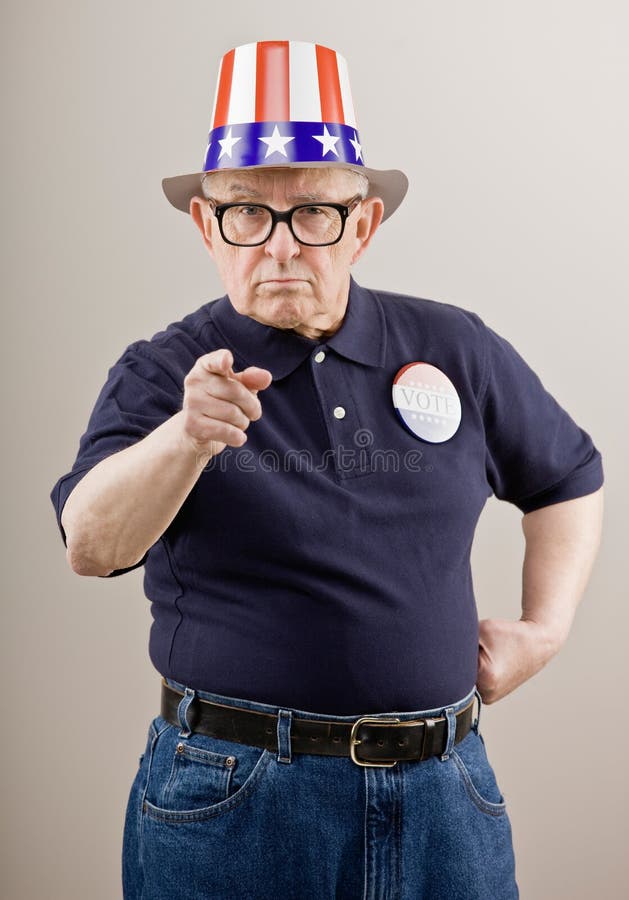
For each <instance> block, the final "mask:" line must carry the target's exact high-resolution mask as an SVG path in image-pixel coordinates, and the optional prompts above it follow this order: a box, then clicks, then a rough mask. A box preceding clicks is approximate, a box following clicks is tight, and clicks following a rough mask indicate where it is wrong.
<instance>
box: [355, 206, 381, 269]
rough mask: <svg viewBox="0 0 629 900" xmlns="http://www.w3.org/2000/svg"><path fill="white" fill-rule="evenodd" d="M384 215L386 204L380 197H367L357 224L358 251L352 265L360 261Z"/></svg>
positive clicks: (356, 250)
mask: <svg viewBox="0 0 629 900" xmlns="http://www.w3.org/2000/svg"><path fill="white" fill-rule="evenodd" d="M383 214H384V203H383V202H382V200H381V199H380V197H367V199H366V200H363V201H362V202H361V205H360V215H359V217H358V222H357V223H356V249H355V251H354V255H353V256H352V263H351V264H352V265H354V263H355V262H356V261H357V260H359V259H360V257H361V256H362V255H363V253H364V252H365V250H366V249H367V247H368V246H369V242H370V241H371V239H372V237H373V236H374V234H375V233H376V231H377V230H378V226H379V225H380V222H381V221H382V216H383Z"/></svg>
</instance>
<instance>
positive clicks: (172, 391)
mask: <svg viewBox="0 0 629 900" xmlns="http://www.w3.org/2000/svg"><path fill="white" fill-rule="evenodd" d="M147 345H148V341H138V342H136V343H134V344H131V345H130V346H129V347H128V348H127V349H126V350H125V352H124V353H123V354H122V356H121V357H120V359H118V361H117V362H116V363H115V364H114V365H113V366H112V367H111V368H110V369H109V372H108V374H107V379H106V381H105V384H104V385H103V387H102V388H101V391H100V393H99V395H98V397H97V400H96V403H95V405H94V408H93V410H92V413H91V415H90V417H89V420H88V423H87V428H86V430H85V432H84V433H83V435H82V436H81V438H80V441H79V449H78V452H77V455H76V459H75V461H74V464H73V466H72V468H71V470H70V471H69V472H67V473H66V474H65V475H62V476H61V477H60V478H59V479H58V481H57V482H56V484H55V486H54V487H53V489H52V491H51V494H50V499H51V500H52V504H53V506H54V508H55V514H56V517H57V524H58V526H59V531H60V533H61V537H62V540H63V543H64V545H66V546H67V542H66V535H65V532H64V529H63V526H62V524H61V514H62V512H63V507H64V505H65V502H66V500H67V499H68V497H69V496H70V493H71V492H72V490H73V489H74V488H75V487H76V485H77V484H78V483H79V481H80V480H81V478H83V476H84V475H86V474H87V473H88V472H89V471H90V469H92V468H93V467H94V466H95V465H96V464H97V463H99V462H101V461H102V460H103V459H106V458H107V457H108V456H111V454H113V453H117V452H118V451H120V450H124V449H126V448H127V447H130V446H131V445H132V444H134V443H136V442H137V441H139V440H141V439H142V438H144V437H146V436H147V435H148V434H150V433H151V432H152V431H154V430H155V428H157V427H158V426H159V425H161V424H162V423H163V422H165V421H167V419H169V418H170V417H171V416H173V415H174V414H175V413H177V412H179V410H180V409H181V404H182V401H183V382H181V384H180V383H179V381H178V378H177V375H176V373H174V372H172V371H169V369H168V368H167V367H166V366H165V365H164V364H163V363H162V362H160V361H159V359H157V358H156V357H155V356H154V354H153V353H152V352H151V351H149V350H148V349H147ZM148 552H149V551H147V553H145V554H144V556H143V558H142V559H141V560H140V561H139V562H137V563H136V564H135V565H133V566H130V567H128V568H125V569H115V570H114V571H113V572H110V573H109V575H107V576H101V577H107V578H111V577H113V576H116V575H122V574H124V573H125V572H130V571H131V570H132V569H136V568H138V567H139V566H142V565H144V563H145V561H146V557H147V555H148Z"/></svg>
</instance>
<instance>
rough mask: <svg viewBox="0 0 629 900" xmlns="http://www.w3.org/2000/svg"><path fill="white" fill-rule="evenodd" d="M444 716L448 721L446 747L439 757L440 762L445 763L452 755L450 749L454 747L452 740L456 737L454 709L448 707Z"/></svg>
mask: <svg viewBox="0 0 629 900" xmlns="http://www.w3.org/2000/svg"><path fill="white" fill-rule="evenodd" d="M444 715H445V717H446V719H447V721H448V739H447V741H446V747H445V750H444V751H443V754H442V756H441V760H442V762H445V760H446V759H449V757H450V754H451V753H452V748H453V747H454V738H455V737H456V715H455V713H454V707H453V706H449V707H448V708H447V709H446V710H444Z"/></svg>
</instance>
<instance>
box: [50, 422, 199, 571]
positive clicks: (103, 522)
mask: <svg viewBox="0 0 629 900" xmlns="http://www.w3.org/2000/svg"><path fill="white" fill-rule="evenodd" d="M181 415H182V414H181V412H180V413H176V414H175V415H174V416H172V417H171V418H170V419H168V420H167V421H166V422H164V423H163V424H162V425H160V426H159V427H158V428H156V429H155V430H154V431H153V432H151V434H149V435H147V436H146V437H145V438H143V439H142V440H140V441H138V442H137V443H136V444H133V445H132V446H131V447H127V448H126V449H125V450H121V451H120V452H118V453H114V454H112V455H111V456H109V457H107V459H104V460H102V462H100V463H98V464H97V465H95V466H94V468H93V469H91V470H90V471H89V472H88V473H87V474H86V475H85V476H84V477H83V478H82V479H81V481H79V483H78V484H77V485H76V487H75V488H74V490H73V491H72V493H71V494H70V496H69V497H68V499H67V501H66V503H65V506H64V508H63V512H62V516H61V524H62V526H63V529H64V531H65V534H66V541H67V547H68V550H67V559H68V562H69V564H70V566H71V567H72V569H73V571H75V572H77V573H78V574H80V575H108V574H109V573H110V572H111V571H113V570H114V569H122V568H127V567H129V566H132V565H134V564H135V563H136V562H138V561H139V560H140V559H141V558H142V556H143V555H144V553H145V552H146V550H148V548H149V547H151V546H152V545H153V544H154V543H155V541H157V540H158V539H159V538H160V537H161V535H162V534H163V533H164V531H165V530H166V528H167V527H168V526H169V525H170V523H171V522H172V520H173V519H174V517H175V516H176V514H177V512H178V511H179V509H180V508H181V506H182V504H183V502H184V500H185V499H186V497H187V496H188V494H189V493H190V491H191V490H192V488H193V487H194V485H195V483H196V481H197V480H198V478H199V476H200V474H201V472H202V471H203V466H204V465H205V463H206V462H207V460H208V459H209V454H205V455H201V454H196V453H195V452H194V450H192V448H191V447H189V446H188V445H186V444H185V443H184V442H182V441H181Z"/></svg>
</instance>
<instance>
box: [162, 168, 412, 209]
mask: <svg viewBox="0 0 629 900" xmlns="http://www.w3.org/2000/svg"><path fill="white" fill-rule="evenodd" d="M277 168H290V169H317V168H328V169H329V168H334V169H350V170H351V171H353V172H359V173H361V174H362V175H366V176H367V178H368V179H369V191H368V194H367V196H368V197H380V198H381V200H382V202H383V204H384V214H383V216H382V221H383V222H384V221H385V220H386V219H388V218H389V216H391V215H392V214H393V213H394V212H395V210H396V209H397V208H398V206H399V205H400V203H401V202H402V200H403V199H404V197H405V196H406V192H407V190H408V178H407V177H406V175H405V174H404V172H401V171H400V170H399V169H383V170H379V169H368V168H367V167H366V166H354V165H351V163H346V164H343V163H338V164H336V165H335V164H330V163H329V162H295V163H286V164H285V165H283V166H279V167H278V165H277V164H276V165H274V166H271V165H269V166H264V165H260V166H250V167H248V168H244V169H237V168H234V169H229V168H225V169H212V170H211V171H213V172H238V171H246V172H252V171H256V172H257V171H259V170H264V169H277ZM207 174H208V172H194V173H192V174H190V175H174V176H172V177H171V178H163V179H162V188H163V191H164V194H165V195H166V197H167V199H168V201H169V202H170V203H172V205H173V206H174V207H175V208H176V209H180V210H181V211H182V212H185V213H189V212H190V200H191V199H192V198H193V197H202V196H203V192H202V190H201V178H202V177H203V176H204V175H207Z"/></svg>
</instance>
